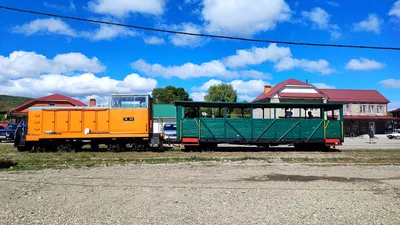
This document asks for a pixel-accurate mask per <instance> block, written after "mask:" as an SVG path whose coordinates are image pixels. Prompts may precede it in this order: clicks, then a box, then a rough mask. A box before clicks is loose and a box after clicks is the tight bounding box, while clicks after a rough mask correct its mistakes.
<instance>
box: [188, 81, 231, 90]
mask: <svg viewBox="0 0 400 225" xmlns="http://www.w3.org/2000/svg"><path fill="white" fill-rule="evenodd" d="M222 83H223V82H222V81H220V80H215V79H211V80H209V81H207V82H205V83H204V84H203V85H202V86H200V87H196V86H195V87H192V91H207V90H208V89H209V88H210V87H211V86H213V85H218V84H222Z"/></svg>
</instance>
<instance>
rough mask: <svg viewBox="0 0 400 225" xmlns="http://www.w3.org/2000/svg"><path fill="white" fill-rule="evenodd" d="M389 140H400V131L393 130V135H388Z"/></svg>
mask: <svg viewBox="0 0 400 225" xmlns="http://www.w3.org/2000/svg"><path fill="white" fill-rule="evenodd" d="M387 137H388V138H389V139H400V129H393V131H392V133H390V134H388V135H387Z"/></svg>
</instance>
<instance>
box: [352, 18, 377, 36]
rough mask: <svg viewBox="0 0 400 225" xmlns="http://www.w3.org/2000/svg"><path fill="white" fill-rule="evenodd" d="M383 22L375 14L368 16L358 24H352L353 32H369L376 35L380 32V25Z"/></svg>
mask: <svg viewBox="0 0 400 225" xmlns="http://www.w3.org/2000/svg"><path fill="white" fill-rule="evenodd" d="M382 24H383V20H382V19H380V18H379V17H378V16H377V15H376V14H369V15H368V18H366V19H365V20H363V21H360V22H358V23H354V24H353V30H354V31H371V32H374V33H376V34H379V33H380V32H381V25H382Z"/></svg>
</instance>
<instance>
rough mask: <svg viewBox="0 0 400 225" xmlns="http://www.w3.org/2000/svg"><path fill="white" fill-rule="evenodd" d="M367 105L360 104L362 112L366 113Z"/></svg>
mask: <svg viewBox="0 0 400 225" xmlns="http://www.w3.org/2000/svg"><path fill="white" fill-rule="evenodd" d="M365 108H366V107H365V105H360V113H365V111H366V110H365Z"/></svg>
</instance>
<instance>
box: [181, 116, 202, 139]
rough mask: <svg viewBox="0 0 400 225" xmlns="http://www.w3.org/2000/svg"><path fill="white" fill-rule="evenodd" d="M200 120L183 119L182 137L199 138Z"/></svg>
mask: <svg viewBox="0 0 400 225" xmlns="http://www.w3.org/2000/svg"><path fill="white" fill-rule="evenodd" d="M198 124H199V119H198V118H197V119H192V118H184V119H182V137H199V126H198Z"/></svg>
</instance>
